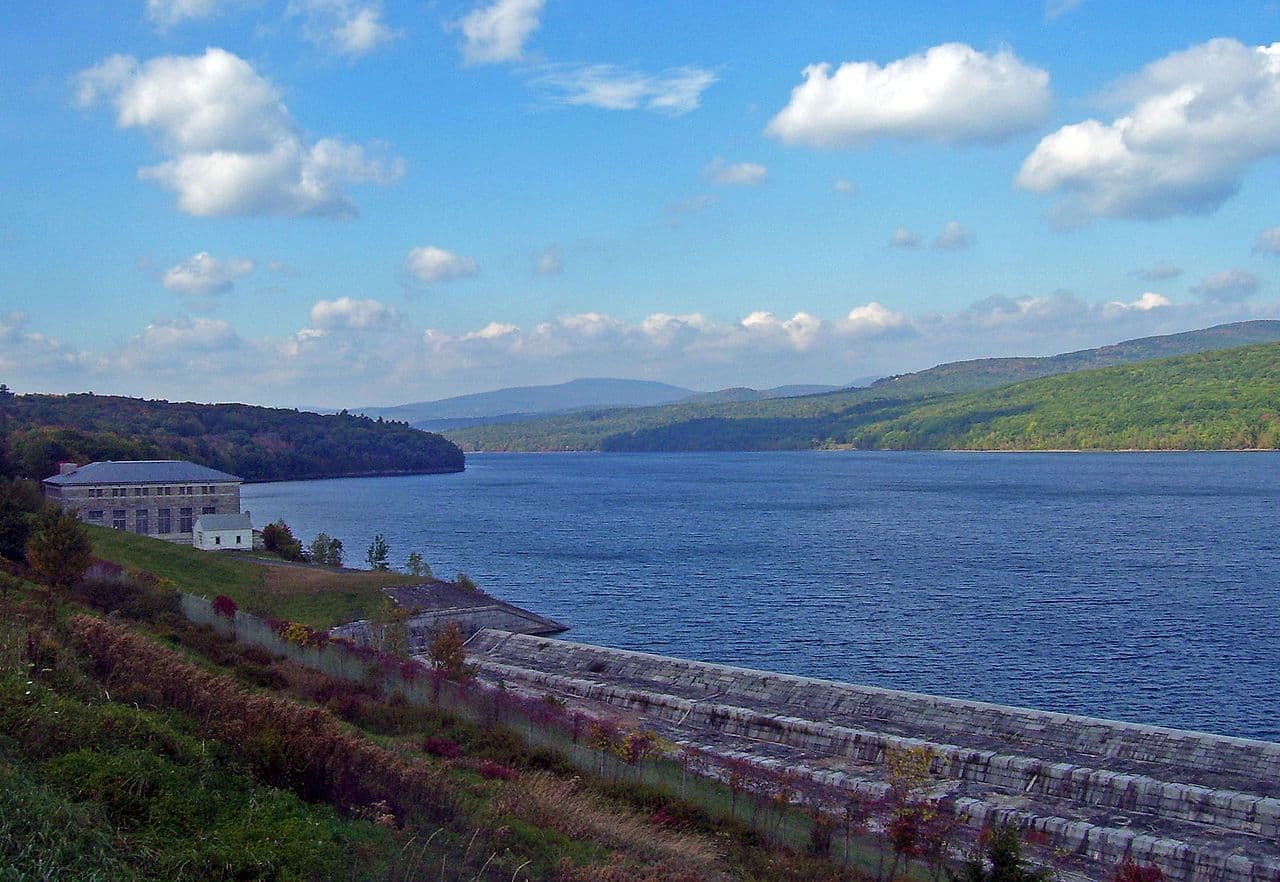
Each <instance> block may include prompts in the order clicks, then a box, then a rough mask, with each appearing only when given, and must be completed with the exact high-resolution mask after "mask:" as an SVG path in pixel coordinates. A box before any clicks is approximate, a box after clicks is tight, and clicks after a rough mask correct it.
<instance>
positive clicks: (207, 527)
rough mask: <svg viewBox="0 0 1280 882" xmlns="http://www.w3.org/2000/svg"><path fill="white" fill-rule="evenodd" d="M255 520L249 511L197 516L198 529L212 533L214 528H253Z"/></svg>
mask: <svg viewBox="0 0 1280 882" xmlns="http://www.w3.org/2000/svg"><path fill="white" fill-rule="evenodd" d="M252 529H253V522H252V521H251V520H250V519H249V513H248V512H247V511H245V512H241V513H240V514H207V515H200V517H198V518H196V530H197V531H198V532H201V533H210V532H213V531H214V530H252Z"/></svg>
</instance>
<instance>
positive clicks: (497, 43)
mask: <svg viewBox="0 0 1280 882" xmlns="http://www.w3.org/2000/svg"><path fill="white" fill-rule="evenodd" d="M544 5H545V0H497V2H495V3H493V4H491V5H489V6H482V7H480V8H479V9H476V10H473V11H472V12H470V13H468V14H467V15H466V16H464V17H463V18H462V20H461V21H459V22H458V27H459V28H461V29H462V36H463V38H464V42H463V44H462V57H463V60H464V61H466V63H467V64H496V63H499V62H506V61H519V60H521V59H522V58H524V44H525V43H526V42H527V41H528V39H529V37H531V36H532V35H533V32H534V31H536V30H537V29H538V26H539V24H541V21H540V16H541V15H542V8H543V6H544Z"/></svg>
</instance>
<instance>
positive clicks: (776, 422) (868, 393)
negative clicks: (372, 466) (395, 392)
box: [448, 321, 1280, 451]
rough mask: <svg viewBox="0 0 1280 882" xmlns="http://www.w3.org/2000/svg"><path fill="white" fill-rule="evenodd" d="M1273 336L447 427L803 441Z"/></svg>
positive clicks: (525, 446)
mask: <svg viewBox="0 0 1280 882" xmlns="http://www.w3.org/2000/svg"><path fill="white" fill-rule="evenodd" d="M1274 341H1280V321H1253V322H1236V323H1233V324H1228V325H1219V326H1217V327H1213V328H1207V329H1204V330H1199V331H1188V332H1186V333H1182V334H1171V335H1168V336H1161V337H1144V338H1140V339H1137V340H1129V341H1126V342H1124V343H1118V344H1116V345H1114V346H1103V347H1099V348H1096V349H1085V350H1081V351H1079V352H1070V353H1065V354H1063V355H1055V356H1050V357H1046V358H989V359H978V360H973V361H962V362H953V363H949V364H943V365H939V366H937V367H934V368H930V369H929V370H925V371H919V372H917V373H913V374H904V375H901V376H897V377H889V378H886V379H884V380H880V381H878V382H876V383H874V384H873V385H871V386H870V387H868V388H865V389H850V390H846V391H842V392H834V393H829V394H821V395H808V396H804V397H799V398H778V399H770V400H763V401H747V402H721V403H711V404H708V403H699V402H681V403H678V404H672V405H666V406H663V407H645V408H611V409H597V410H589V411H578V412H575V413H572V414H563V415H560V416H556V417H549V418H546V419H539V420H531V421H528V422H523V423H518V424H512V425H484V426H471V427H467V428H465V429H456V430H452V431H449V432H448V435H449V437H450V438H452V439H453V440H455V441H457V442H458V443H459V444H461V445H462V446H463V447H464V448H466V449H471V450H673V451H674V450H800V449H806V448H812V447H821V446H824V445H833V444H843V443H846V438H847V437H849V435H850V433H851V432H853V431H855V430H856V429H858V428H859V427H862V426H866V425H869V424H871V423H877V422H883V421H886V420H890V419H892V418H894V417H898V416H902V415H905V414H906V413H909V412H910V411H912V410H914V409H915V408H916V407H918V406H920V405H922V404H924V403H926V402H930V401H934V400H935V399H937V398H938V397H939V396H944V395H948V394H953V393H960V392H972V391H977V390H982V389H994V388H999V387H1002V386H1008V385H1011V384H1014V383H1019V382H1022V381H1026V380H1030V379H1035V378H1039V377H1046V376H1053V375H1059V374H1067V373H1070V372H1075V371H1082V370H1087V369H1091V368H1100V367H1105V366H1108V365H1119V364H1129V363H1135V362H1142V361H1146V360H1150V359H1157V358H1162V357H1167V356H1175V355H1181V354H1187V353H1195V352H1204V351H1209V350H1221V349H1226V348H1229V347H1240V346H1244V345H1247V344H1251V343H1268V342H1274Z"/></svg>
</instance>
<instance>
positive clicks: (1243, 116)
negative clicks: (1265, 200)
mask: <svg viewBox="0 0 1280 882" xmlns="http://www.w3.org/2000/svg"><path fill="white" fill-rule="evenodd" d="M1111 97H1112V98H1113V99H1114V100H1116V101H1119V102H1123V103H1125V104H1127V105H1129V107H1128V110H1127V111H1126V112H1125V113H1124V114H1122V115H1121V116H1118V117H1116V119H1114V120H1112V121H1111V122H1110V123H1104V122H1100V121H1098V120H1096V119H1088V120H1085V121H1084V122H1080V123H1075V124H1073V125H1068V126H1064V127H1062V128H1061V129H1059V130H1058V131H1056V132H1054V133H1052V134H1050V135H1047V136H1046V137H1045V138H1044V139H1043V140H1041V141H1040V143H1039V145H1038V146H1037V147H1036V148H1035V150H1034V151H1033V152H1032V153H1031V155H1030V156H1028V157H1027V158H1026V160H1025V161H1024V162H1023V164H1022V168H1021V170H1020V171H1019V172H1018V178H1017V182H1018V185H1019V186H1020V187H1022V188H1024V189H1026V190H1030V191H1032V192H1035V193H1055V194H1058V196H1059V197H1060V200H1059V202H1058V203H1057V204H1056V205H1055V207H1054V213H1053V217H1054V218H1055V219H1056V220H1058V221H1059V222H1061V223H1064V224H1073V223H1081V222H1084V221H1087V220H1089V219H1091V218H1094V217H1101V216H1106V217H1123V218H1162V217H1169V216H1172V215H1178V214H1197V213H1205V212H1209V211H1213V210H1214V209H1216V208H1217V207H1218V206H1219V205H1221V204H1222V203H1223V202H1224V201H1226V200H1227V199H1228V198H1230V197H1231V196H1232V195H1233V194H1234V193H1235V192H1236V190H1237V189H1239V186H1240V178H1241V176H1242V175H1243V174H1244V172H1245V170H1246V169H1247V168H1249V166H1251V165H1252V164H1253V163H1254V162H1256V161H1258V160H1259V159H1262V158H1263V157H1267V156H1272V155H1275V154H1277V153H1280V43H1275V44H1272V45H1271V46H1259V47H1249V46H1245V45H1244V44H1242V43H1240V42H1238V41H1236V40H1232V39H1225V38H1223V39H1216V40H1210V41H1209V42H1207V43H1202V44H1200V45H1198V46H1193V47H1191V48H1190V49H1187V50H1185V51H1182V52H1175V53H1173V54H1171V55H1167V56H1165V57H1164V58H1162V59H1160V60H1159V61H1156V62H1154V63H1153V64H1150V65H1148V66H1147V67H1146V68H1145V69H1144V70H1142V72H1140V73H1139V74H1138V75H1137V76H1135V77H1133V78H1132V79H1130V80H1128V81H1126V82H1123V83H1121V84H1119V85H1118V86H1117V87H1115V88H1114V89H1113V90H1112V93H1111Z"/></svg>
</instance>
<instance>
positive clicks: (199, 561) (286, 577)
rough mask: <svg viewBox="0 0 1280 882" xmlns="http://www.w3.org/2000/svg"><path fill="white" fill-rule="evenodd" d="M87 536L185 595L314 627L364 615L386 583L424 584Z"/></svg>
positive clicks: (109, 555) (100, 531) (101, 552)
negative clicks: (228, 602)
mask: <svg viewBox="0 0 1280 882" xmlns="http://www.w3.org/2000/svg"><path fill="white" fill-rule="evenodd" d="M89 535H90V537H91V538H92V540H93V553H94V554H95V555H97V556H98V557H101V558H104V559H106V560H110V561H114V562H115V563H118V564H120V565H122V566H124V567H126V568H127V569H134V570H145V571H147V572H149V573H153V574H155V575H157V576H160V577H161V578H163V579H167V580H169V581H170V582H172V583H173V585H174V586H175V587H176V588H178V590H180V591H185V592H187V593H189V594H200V595H203V596H205V597H209V598H213V597H217V596H218V595H219V594H225V595H226V596H227V597H230V598H231V599H232V600H234V601H235V602H236V604H237V605H238V606H239V607H241V608H242V609H244V610H246V611H248V612H251V613H254V614H255V615H259V616H265V617H270V618H276V619H285V620H288V621H291V622H302V623H304V624H307V625H310V626H311V627H313V628H328V627H332V626H333V625H338V624H341V623H343V622H350V621H353V620H355V619H361V618H365V617H367V616H368V615H369V614H370V613H371V612H372V611H373V610H374V609H376V608H377V607H378V606H379V605H381V603H382V602H383V594H382V588H383V587H385V586H389V585H404V584H413V583H415V582H420V581H422V580H421V579H415V578H414V577H412V576H405V575H402V574H400V573H390V572H383V573H376V572H369V571H354V570H335V569H332V568H329V567H320V566H308V565H303V564H285V563H284V562H279V563H272V562H270V561H268V560H265V559H262V558H256V557H252V556H249V555H247V554H243V553H241V552H211V551H201V550H199V549H196V548H191V547H190V546H186V545H177V544H174V543H172V542H165V541H162V540H160V539H151V538H149V537H147V536H138V535H135V534H133V533H127V532H125V531H123V530H111V529H107V528H106V527H89Z"/></svg>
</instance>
